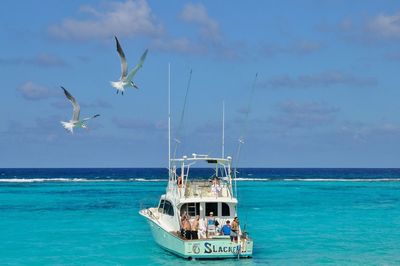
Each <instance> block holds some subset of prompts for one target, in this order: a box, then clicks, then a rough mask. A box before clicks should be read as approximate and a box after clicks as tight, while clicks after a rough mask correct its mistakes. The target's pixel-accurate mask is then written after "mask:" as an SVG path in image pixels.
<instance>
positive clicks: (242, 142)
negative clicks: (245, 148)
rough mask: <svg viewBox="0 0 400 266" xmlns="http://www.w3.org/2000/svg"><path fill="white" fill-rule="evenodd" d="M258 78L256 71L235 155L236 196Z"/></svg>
mask: <svg viewBox="0 0 400 266" xmlns="http://www.w3.org/2000/svg"><path fill="white" fill-rule="evenodd" d="M257 78H258V73H256V76H255V77H254V81H253V85H252V87H251V92H250V96H249V101H248V104H247V109H245V118H244V122H243V128H242V134H240V137H239V140H238V142H239V143H238V147H237V150H236V156H235V163H234V165H235V167H234V177H235V193H236V197H237V185H236V177H237V176H236V174H237V173H238V171H237V168H238V165H239V157H240V151H241V148H242V145H243V144H244V136H245V134H246V131H247V124H248V120H249V114H250V106H251V102H252V100H253V96H254V91H255V88H256V82H257Z"/></svg>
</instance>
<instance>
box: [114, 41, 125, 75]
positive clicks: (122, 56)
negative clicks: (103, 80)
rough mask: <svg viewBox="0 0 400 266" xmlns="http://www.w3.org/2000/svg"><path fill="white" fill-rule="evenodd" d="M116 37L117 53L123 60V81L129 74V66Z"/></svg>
mask: <svg viewBox="0 0 400 266" xmlns="http://www.w3.org/2000/svg"><path fill="white" fill-rule="evenodd" d="M114 37H115V41H116V43H117V52H118V54H119V57H120V58H121V79H123V78H124V77H126V75H127V74H128V65H127V64H126V58H125V54H124V51H123V50H122V47H121V45H120V44H119V41H118V39H117V37H116V36H114Z"/></svg>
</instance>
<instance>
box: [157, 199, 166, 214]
mask: <svg viewBox="0 0 400 266" xmlns="http://www.w3.org/2000/svg"><path fill="white" fill-rule="evenodd" d="M164 202H165V200H161V201H160V206H158V212H161V213H162V212H163V209H164Z"/></svg>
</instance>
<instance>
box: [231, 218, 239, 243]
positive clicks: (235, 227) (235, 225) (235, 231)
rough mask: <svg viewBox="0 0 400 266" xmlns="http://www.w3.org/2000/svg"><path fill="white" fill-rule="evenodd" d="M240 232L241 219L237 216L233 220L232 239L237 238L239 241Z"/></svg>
mask: <svg viewBox="0 0 400 266" xmlns="http://www.w3.org/2000/svg"><path fill="white" fill-rule="evenodd" d="M238 233H239V219H238V218H237V217H235V218H234V219H233V221H232V226H231V241H233V240H235V241H237V237H238Z"/></svg>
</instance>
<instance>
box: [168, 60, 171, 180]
mask: <svg viewBox="0 0 400 266" xmlns="http://www.w3.org/2000/svg"><path fill="white" fill-rule="evenodd" d="M168 175H169V176H168V177H169V178H171V63H168Z"/></svg>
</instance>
